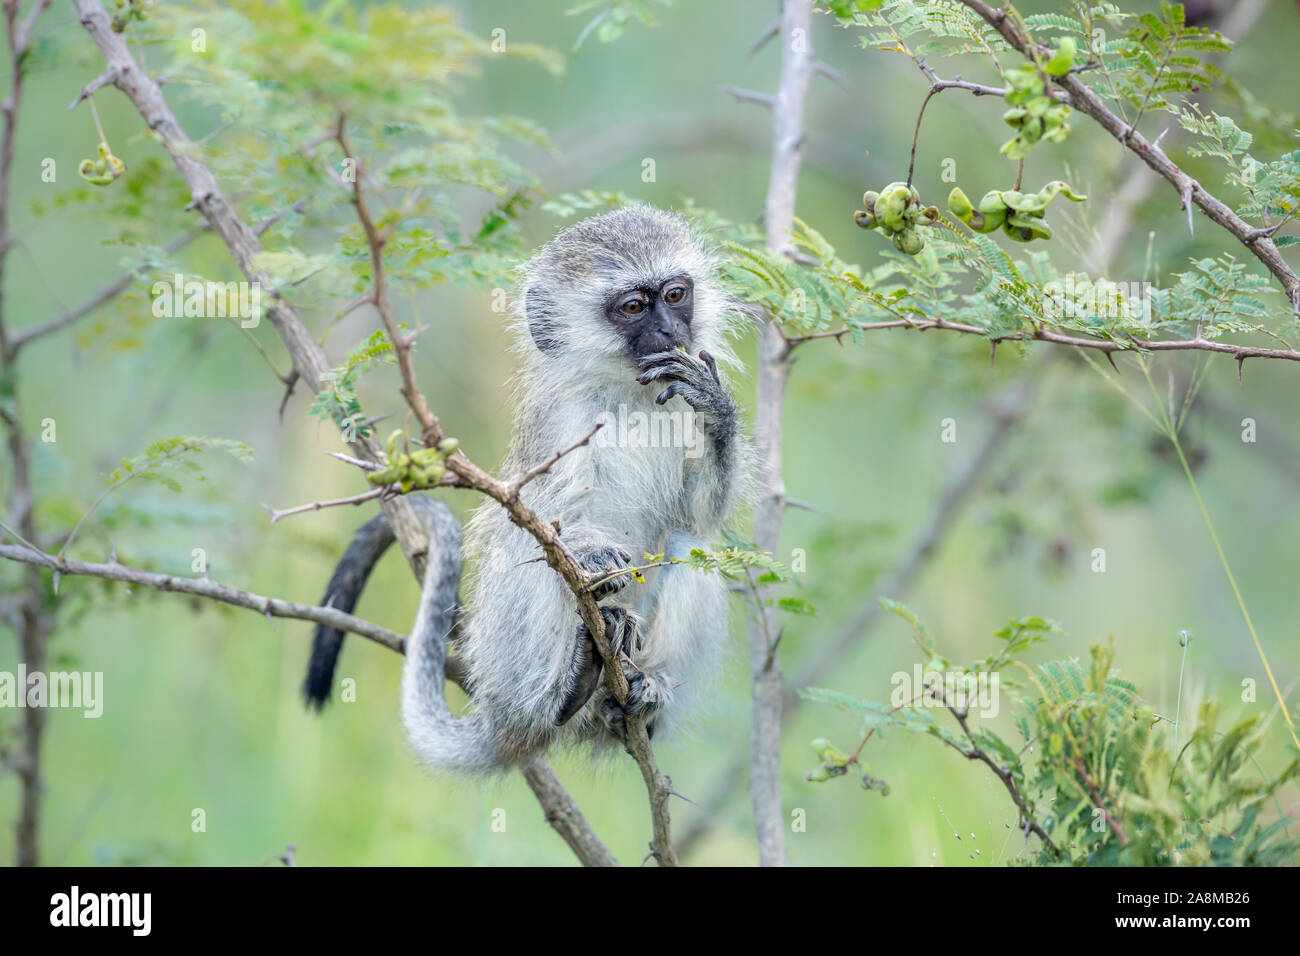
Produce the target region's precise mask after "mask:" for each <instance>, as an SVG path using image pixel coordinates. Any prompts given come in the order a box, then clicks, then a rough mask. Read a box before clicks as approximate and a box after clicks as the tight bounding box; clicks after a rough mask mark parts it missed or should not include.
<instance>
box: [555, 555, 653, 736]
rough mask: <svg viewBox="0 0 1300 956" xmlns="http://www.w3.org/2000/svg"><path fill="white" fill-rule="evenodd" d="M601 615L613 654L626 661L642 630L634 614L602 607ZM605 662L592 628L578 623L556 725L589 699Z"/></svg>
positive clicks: (620, 609) (570, 716)
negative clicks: (568, 681) (575, 644)
mask: <svg viewBox="0 0 1300 956" xmlns="http://www.w3.org/2000/svg"><path fill="white" fill-rule="evenodd" d="M611 550H612V549H611ZM600 616H601V617H602V618H604V621H605V636H606V637H607V638H608V639H609V643H610V646H611V648H612V649H613V651H614V656H615V657H617V658H619V659H620V660H626V659H627V658H628V656H629V655H630V654H631V653H632V651H633V649H635V648H636V646H637V645H638V644H639V643H640V634H641V629H640V626H639V622H638V620H637V618H636V616H635V615H633V614H629V613H628V612H627V609H626V608H621V607H602V608H601V609H600ZM604 664H605V662H604V661H602V660H601V657H600V653H599V652H598V651H597V650H596V642H595V641H594V640H592V637H591V631H589V630H588V629H587V625H586V624H582V623H579V624H578V643H577V649H576V651H575V652H574V658H573V666H572V667H571V668H570V671H569V672H570V674H571V675H572V678H571V681H570V684H569V689H568V691H567V693H565V695H564V699H563V700H562V702H561V704H560V711H559V713H558V714H556V716H555V723H556V724H557V725H559V724H564V723H567V722H568V721H569V720H570V719H571V718H572V717H573V715H574V714H576V713H577V712H578V711H580V710H582V708H583V707H584V706H585V705H586V703H587V701H588V700H590V699H591V695H592V694H593V693H595V691H596V687H597V686H599V684H600V675H601V673H602V672H603V671H604ZM625 671H626V666H625Z"/></svg>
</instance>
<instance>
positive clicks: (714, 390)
mask: <svg viewBox="0 0 1300 956" xmlns="http://www.w3.org/2000/svg"><path fill="white" fill-rule="evenodd" d="M637 366H638V367H639V368H640V370H641V374H640V375H638V376H637V381H638V382H640V383H641V384H642V385H649V384H650V383H651V382H660V381H664V382H671V383H672V384H671V385H669V386H668V387H667V388H665V389H664V390H663V391H662V392H660V393H659V397H658V398H656V399H655V403H656V404H658V405H662V404H664V402H666V401H668V399H670V398H672V397H673V396H674V395H680V396H681V397H682V398H684V399H686V402H687V404H688V405H690V406H691V408H693V409H695V412H696V414H698V415H699V416H700V426H701V427H702V428H703V429H704V433H705V434H706V435H708V436H710V437H711V438H729V437H731V435H732V434H733V433H734V431H735V428H736V403H735V401H733V400H732V398H731V395H730V394H729V393H728V392H727V389H726V387H725V386H724V385H723V384H722V378H721V376H719V375H718V363H717V362H716V361H715V360H714V358H713V356H712V355H710V354H709V353H708V352H700V357H699V358H695V357H694V356H691V355H688V354H687V353H685V352H678V351H671V352H656V353H654V354H653V355H647V356H645V357H644V358H642V359H640V360H639V361H638V363H637Z"/></svg>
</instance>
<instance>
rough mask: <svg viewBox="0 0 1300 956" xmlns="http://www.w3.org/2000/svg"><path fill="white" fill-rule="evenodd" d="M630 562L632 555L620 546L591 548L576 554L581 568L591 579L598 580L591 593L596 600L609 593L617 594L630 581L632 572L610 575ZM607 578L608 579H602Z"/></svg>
mask: <svg viewBox="0 0 1300 956" xmlns="http://www.w3.org/2000/svg"><path fill="white" fill-rule="evenodd" d="M631 563H632V555H630V554H628V553H627V552H626V551H624V550H622V549H621V548H615V547H606V548H592V549H591V550H590V551H585V552H583V553H582V554H581V555H579V556H578V564H579V565H580V566H581V567H582V570H584V571H586V572H587V573H588V574H589V575H591V578H592V580H593V581H600V582H601V583H600V584H599V585H597V586H596V589H595V590H594V591H593V592H592V595H593V596H594V597H595V598H596V600H597V601H599V600H601V599H602V598H607V597H609V596H610V595H611V594H617V593H618V592H619V591H621V590H623V588H625V587H627V586H628V585H629V584H631V583H632V574H631V573H630V572H629V573H627V574H620V575H618V577H612V578H611V577H610V575H611V574H614V573H615V572H618V571H624V570H626V569H627V568H628V567H629V566H630V565H631ZM605 578H608V580H602V579H605Z"/></svg>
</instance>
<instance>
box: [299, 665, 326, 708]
mask: <svg viewBox="0 0 1300 956" xmlns="http://www.w3.org/2000/svg"><path fill="white" fill-rule="evenodd" d="M331 683H332V682H331V681H330V680H329V679H328V678H326V679H325V680H324V681H321V680H319V679H317V678H316V675H314V674H308V675H307V679H306V680H305V681H303V684H302V702H303V705H304V706H305V707H306V708H307V709H308V710H310V711H314V712H315V713H318V714H319V713H320V712H321V711H322V710H324V709H325V705H326V704H328V703H329V702H330V684H331Z"/></svg>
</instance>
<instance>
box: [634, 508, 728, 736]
mask: <svg viewBox="0 0 1300 956" xmlns="http://www.w3.org/2000/svg"><path fill="white" fill-rule="evenodd" d="M707 547H708V545H707V543H706V542H705V541H703V540H702V539H700V538H699V537H698V536H696V535H694V534H692V533H690V532H687V531H681V530H679V531H674V532H673V533H672V534H670V535H669V536H668V540H667V542H666V543H665V546H664V553H665V555H666V556H667V557H669V558H679V559H682V558H685V557H687V556H688V555H689V554H690V552H691V550H692V549H693V548H707ZM727 600H728V599H727V582H726V580H725V579H724V578H723V577H722V576H721V575H718V574H706V573H704V572H701V571H696V570H694V569H693V568H690V567H688V566H686V565H680V564H678V565H672V566H670V567H666V568H661V569H659V571H658V573H657V575H656V577H655V579H654V582H653V584H652V585H651V588H650V591H649V593H648V594H646V596H645V597H644V598H643V600H642V602H641V603H640V605H639V606H638V608H637V611H638V613H639V614H640V615H641V617H642V618H643V620H644V625H643V627H642V629H641V633H640V635H639V645H638V646H637V647H636V648H634V649H633V650H632V651H631V652H630V654H629V656H630V657H631V658H632V661H633V662H634V663H635V665H636V667H637V669H638V671H639V674H638V677H637V680H636V684H637V686H636V687H635V688H634V695H635V696H636V697H637V705H638V706H640V707H641V709H642V714H643V716H644V715H646V714H648V715H649V716H648V718H647V719H648V720H649V721H650V723H649V729H650V730H655V731H658V732H660V733H664V732H667V731H671V729H672V728H674V727H676V726H677V725H679V724H681V723H682V722H683V720H684V718H685V714H686V712H687V711H688V710H689V709H690V706H691V704H692V703H693V702H694V701H697V700H698V699H699V698H700V696H701V695H702V693H703V692H704V690H705V689H706V688H705V684H706V682H707V681H708V680H709V678H710V676H711V675H714V674H716V673H717V670H718V664H719V663H720V661H721V658H722V652H723V648H724V647H725V646H726V641H727V636H728V633H729V628H728V606H727ZM632 682H633V681H632V678H631V677H629V684H631V683H632ZM620 726H621V725H620ZM611 729H613V730H615V732H616V733H617V728H616V727H611Z"/></svg>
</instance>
